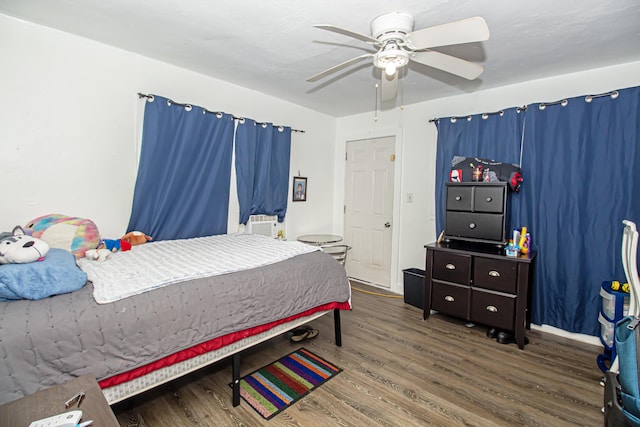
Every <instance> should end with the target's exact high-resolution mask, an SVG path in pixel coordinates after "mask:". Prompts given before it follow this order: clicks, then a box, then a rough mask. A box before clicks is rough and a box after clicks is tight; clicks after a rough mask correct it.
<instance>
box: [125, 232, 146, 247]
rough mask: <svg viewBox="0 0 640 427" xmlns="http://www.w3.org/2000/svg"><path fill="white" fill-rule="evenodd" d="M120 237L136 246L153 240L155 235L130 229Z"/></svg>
mask: <svg viewBox="0 0 640 427" xmlns="http://www.w3.org/2000/svg"><path fill="white" fill-rule="evenodd" d="M120 239H121V240H125V241H127V242H129V243H130V244H131V246H136V245H141V244H143V243H147V242H149V241H151V240H153V237H151V236H147V235H146V234H144V233H143V232H142V231H130V232H128V233H127V234H125V235H124V236H122V237H121V238H120Z"/></svg>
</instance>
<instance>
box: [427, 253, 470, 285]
mask: <svg viewBox="0 0 640 427" xmlns="http://www.w3.org/2000/svg"><path fill="white" fill-rule="evenodd" d="M431 277H433V278H434V279H439V280H446V281H447V282H454V283H462V284H464V285H468V284H469V279H471V256H470V255H460V254H453V253H449V252H435V253H434V254H433V272H432V274H431Z"/></svg>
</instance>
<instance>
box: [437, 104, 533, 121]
mask: <svg viewBox="0 0 640 427" xmlns="http://www.w3.org/2000/svg"><path fill="white" fill-rule="evenodd" d="M516 109H517V111H518V113H519V112H520V111H522V110H526V109H527V106H526V105H524V106H522V107H516ZM481 116H482V118H483V119H485V120H486V119H488V118H489V116H504V110H500V111H494V112H492V113H482V115H481ZM471 117H472V116H461V117H451V122H452V123H455V122H456V120H458V119H467V120H471ZM441 118H442V117H437V118H435V119H429V123H433V122H437V121H438V120H440V119H441Z"/></svg>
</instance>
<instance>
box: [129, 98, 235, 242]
mask: <svg viewBox="0 0 640 427" xmlns="http://www.w3.org/2000/svg"><path fill="white" fill-rule="evenodd" d="M233 127H234V123H233V117H232V116H230V115H228V114H222V113H220V114H215V113H210V112H205V110H204V109H203V108H201V107H197V106H183V105H179V104H173V103H172V102H171V101H170V100H168V99H166V98H163V97H160V96H155V97H154V100H153V101H152V102H147V103H146V105H145V111H144V124H143V134H142V148H141V153H140V164H139V167H138V176H137V179H136V185H135V190H134V198H133V208H132V212H131V218H130V220H129V226H128V227H127V229H128V231H133V230H139V231H142V232H144V233H146V234H148V235H151V236H153V238H154V240H169V239H183V238H190V237H200V236H209V235H214V234H224V233H226V232H227V218H228V209H229V186H230V179H231V158H232V154H233V151H232V150H233Z"/></svg>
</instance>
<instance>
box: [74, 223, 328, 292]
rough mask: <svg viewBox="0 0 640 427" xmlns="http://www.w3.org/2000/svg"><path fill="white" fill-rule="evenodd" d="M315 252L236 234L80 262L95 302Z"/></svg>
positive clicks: (170, 242)
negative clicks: (89, 282)
mask: <svg viewBox="0 0 640 427" xmlns="http://www.w3.org/2000/svg"><path fill="white" fill-rule="evenodd" d="M317 250H319V248H318V247H314V246H310V245H306V244H303V243H300V242H288V241H281V240H276V239H272V238H268V237H265V236H258V235H254V234H245V233H235V234H223V235H219V236H210V237H198V238H194V239H183V240H165V241H161V242H149V243H146V244H144V245H139V246H134V247H133V248H132V249H131V250H130V251H125V252H117V253H114V254H112V255H111V256H110V257H109V258H108V259H107V260H106V261H104V262H98V261H93V260H89V259H87V258H81V259H79V260H78V265H79V266H80V268H81V269H82V270H83V271H85V272H86V273H87V276H88V279H89V280H91V282H93V287H94V291H93V296H94V298H95V299H96V302H98V303H99V304H106V303H109V302H113V301H117V300H119V299H122V298H126V297H129V296H132V295H137V294H140V293H143V292H146V291H150V290H152V289H156V288H159V287H162V286H166V285H170V284H172V283H177V282H182V281H185V280H189V279H196V278H200V277H209V276H214V275H219V274H226V273H233V272H235V271H241V270H248V269H251V268H256V267H261V266H264V265H268V264H274V263H276V262H280V261H284V260H285V259H289V258H292V257H294V256H296V255H302V254H305V253H309V252H313V251H317Z"/></svg>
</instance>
